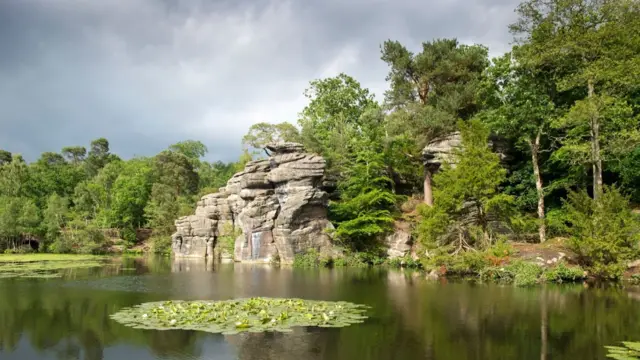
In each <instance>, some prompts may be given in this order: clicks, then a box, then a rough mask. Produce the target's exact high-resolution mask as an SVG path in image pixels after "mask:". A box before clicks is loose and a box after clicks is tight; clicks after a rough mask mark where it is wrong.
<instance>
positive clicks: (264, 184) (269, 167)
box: [172, 143, 332, 263]
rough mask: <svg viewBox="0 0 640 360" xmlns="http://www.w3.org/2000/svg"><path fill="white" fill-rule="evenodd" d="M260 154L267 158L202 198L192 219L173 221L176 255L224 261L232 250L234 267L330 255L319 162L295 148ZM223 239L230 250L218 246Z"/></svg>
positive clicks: (281, 146)
mask: <svg viewBox="0 0 640 360" xmlns="http://www.w3.org/2000/svg"><path fill="white" fill-rule="evenodd" d="M266 150H268V151H269V154H270V156H269V158H268V159H262V160H255V161H251V162H249V163H248V164H247V165H246V167H245V169H244V170H243V171H241V172H239V173H237V174H235V175H234V176H233V177H232V178H231V179H230V180H229V181H228V182H227V186H226V187H224V188H221V189H219V191H218V193H215V194H209V195H206V196H204V197H202V199H201V200H200V201H199V202H198V205H197V208H196V211H195V214H194V215H190V216H186V217H182V218H180V219H178V220H177V221H176V223H175V224H176V228H177V231H176V233H175V234H173V237H172V238H173V252H174V254H175V255H176V256H183V257H208V256H214V257H217V256H221V257H230V256H231V254H230V251H233V257H234V258H235V260H236V261H240V262H270V261H272V260H275V259H279V260H280V261H281V262H283V263H291V262H293V258H294V256H295V255H296V254H299V253H302V252H306V251H307V250H308V249H311V248H314V249H316V250H318V251H320V252H327V251H330V249H331V239H330V237H329V235H328V234H327V232H326V230H328V229H331V228H332V225H331V223H330V222H329V221H328V220H327V202H328V194H327V192H326V191H324V188H325V187H326V186H327V185H326V179H325V178H324V175H325V160H324V159H323V158H322V157H321V156H318V155H313V154H309V153H306V152H305V151H304V148H303V147H302V145H300V144H296V143H280V144H272V145H269V146H267V147H266ZM233 239H235V241H233ZM223 240H224V241H223ZM229 240H232V241H233V242H234V246H233V249H228V248H227V247H225V246H223V244H224V243H229V242H230V241H229Z"/></svg>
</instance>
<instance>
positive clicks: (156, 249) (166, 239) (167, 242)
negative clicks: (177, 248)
mask: <svg viewBox="0 0 640 360" xmlns="http://www.w3.org/2000/svg"><path fill="white" fill-rule="evenodd" d="M150 240H151V241H150V242H151V252H152V253H154V254H164V255H167V254H171V236H168V235H158V236H152V237H151V239H150Z"/></svg>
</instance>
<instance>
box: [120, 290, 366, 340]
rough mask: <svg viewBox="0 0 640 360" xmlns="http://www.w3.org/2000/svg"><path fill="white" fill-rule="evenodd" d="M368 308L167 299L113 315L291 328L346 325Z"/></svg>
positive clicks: (204, 327)
mask: <svg viewBox="0 0 640 360" xmlns="http://www.w3.org/2000/svg"><path fill="white" fill-rule="evenodd" d="M366 309H367V307H366V306H364V305H359V304H353V303H349V302H344V301H339V302H331V301H313V300H302V299H277V298H249V299H235V300H226V301H163V302H151V303H144V304H141V305H136V306H133V307H130V308H125V309H122V310H120V311H119V312H117V313H115V314H113V315H111V318H112V319H113V320H115V321H117V322H119V323H121V324H123V325H126V326H129V327H133V328H136V329H155V330H171V329H181V330H199V331H205V332H210V333H222V334H237V333H239V332H264V331H280V332H288V331H291V328H292V327H295V326H319V327H344V326H349V325H351V324H356V323H361V322H363V321H364V319H366V318H367V316H366V315H364V314H365V312H366Z"/></svg>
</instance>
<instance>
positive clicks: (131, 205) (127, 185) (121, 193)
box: [109, 159, 151, 240]
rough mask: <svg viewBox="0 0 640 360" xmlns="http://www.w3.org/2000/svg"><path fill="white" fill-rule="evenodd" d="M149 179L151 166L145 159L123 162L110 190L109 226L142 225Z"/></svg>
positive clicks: (134, 226) (130, 226)
mask: <svg viewBox="0 0 640 360" xmlns="http://www.w3.org/2000/svg"><path fill="white" fill-rule="evenodd" d="M150 180H151V167H150V165H149V164H148V162H147V161H145V160H139V159H134V160H130V161H129V162H127V163H126V164H125V166H124V168H123V170H122V171H121V172H120V174H119V175H118V177H117V178H116V180H115V182H114V183H113V189H112V191H111V206H110V209H109V214H110V216H109V223H110V226H112V227H116V228H119V229H129V230H132V229H135V228H138V227H142V225H143V224H144V223H145V222H146V220H145V217H144V208H145V206H146V204H147V201H148V199H149V193H150V191H151V181H150ZM134 234H135V233H134ZM128 240H135V239H128Z"/></svg>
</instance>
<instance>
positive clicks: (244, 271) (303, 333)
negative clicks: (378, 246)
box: [0, 259, 640, 360]
mask: <svg viewBox="0 0 640 360" xmlns="http://www.w3.org/2000/svg"><path fill="white" fill-rule="evenodd" d="M248 296H270V297H300V298H305V299H321V300H346V301H351V302H356V303H361V304H367V305H369V306H372V309H371V311H370V313H369V316H370V318H369V319H368V320H366V321H365V322H364V323H363V324H358V325H353V326H350V327H346V328H341V329H326V328H297V329H296V330H295V331H294V332H293V333H286V334H280V333H276V334H274V333H263V334H240V335H233V336H223V335H216V334H207V333H202V332H194V331H179V330H176V331H149V330H137V329H130V328H127V327H124V326H122V325H120V324H118V323H116V322H114V321H112V320H111V319H109V314H112V313H114V312H116V311H117V310H119V309H120V308H122V307H126V306H131V305H136V304H139V303H142V302H147V301H159V300H165V299H184V300H205V299H213V300H221V299H230V298H239V297H248ZM639 297H640V296H638V293H634V292H633V291H632V290H629V289H626V290H625V289H611V288H609V289H606V290H602V289H585V288H584V287H583V286H563V287H545V288H531V289H521V288H514V287H511V286H497V285H474V284H470V283H465V282H457V283H456V282H447V281H440V282H431V281H427V280H424V279H422V278H420V277H418V276H417V274H412V273H410V272H405V273H403V272H400V271H387V270H381V269H339V270H292V269H288V268H274V267H268V266H251V265H238V264H235V265H233V264H227V265H224V264H211V263H204V262H201V261H174V262H172V261H171V260H168V259H147V260H144V259H126V260H123V262H122V263H120V264H119V265H116V266H108V267H105V268H101V269H91V270H80V271H70V272H68V273H66V275H65V277H64V278H62V279H53V280H39V279H0V359H1V360H35V359H45V360H48V359H51V360H54V359H55V360H72V359H78V360H79V359H86V360H99V359H108V360H111V359H117V360H152V359H153V360H155V359H175V360H183V359H190V360H191V359H202V360H205V359H206V360H208V359H220V360H223V359H278V360H288V359H291V360H293V359H295V360H306V359H331V360H333V359H336V360H340V359H345V360H347V359H349V360H369V359H403V360H404V359H407V360H411V359H435V360H465V359H478V360H484V359H486V360H498V359H571V360H576V359H581V360H584V359H605V351H604V348H603V346H604V345H609V344H615V343H617V342H618V341H620V340H627V339H636V340H637V339H640V301H639V300H637V298H639Z"/></svg>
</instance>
